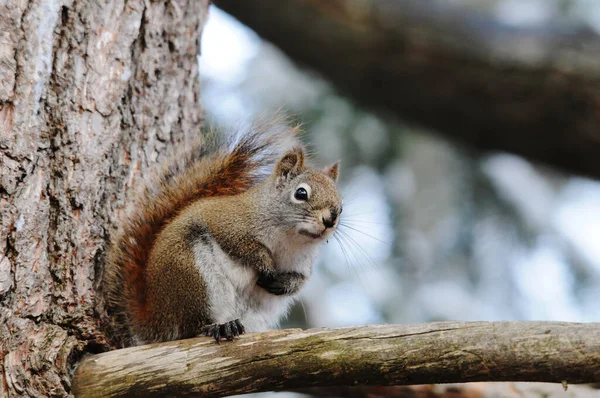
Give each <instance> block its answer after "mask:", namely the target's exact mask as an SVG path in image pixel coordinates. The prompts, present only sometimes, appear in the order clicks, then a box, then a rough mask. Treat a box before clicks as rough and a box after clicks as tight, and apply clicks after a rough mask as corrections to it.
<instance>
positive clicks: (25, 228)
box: [0, 0, 208, 397]
mask: <svg viewBox="0 0 600 398" xmlns="http://www.w3.org/2000/svg"><path fill="white" fill-rule="evenodd" d="M207 3H208V1H207V0H204V1H201V0H168V1H164V2H151V1H144V0H129V1H125V0H106V1H85V0H2V1H0V341H1V343H0V344H1V347H0V367H1V373H0V376H1V380H0V397H16V396H24V397H28V396H36V397H42V396H43V397H50V396H56V397H59V396H68V395H69V394H70V389H71V388H70V379H71V377H70V371H71V366H72V365H73V364H74V363H75V362H76V361H77V360H78V359H79V357H80V356H81V355H82V354H83V353H85V352H98V351H103V350H106V349H108V348H109V347H108V345H107V341H106V338H105V337H104V336H103V334H102V332H101V330H100V328H99V319H100V318H101V317H102V312H103V309H102V303H101V302H99V300H98V297H99V296H98V295H97V293H96V289H97V288H98V281H99V280H100V277H101V272H102V267H101V265H102V261H103V256H104V250H105V245H106V242H107V240H108V237H109V235H110V232H111V230H112V229H113V228H114V225H115V221H116V220H117V218H118V216H119V213H120V212H121V211H122V209H123V205H124V203H125V200H124V199H125V197H126V194H127V192H128V191H129V190H130V189H132V187H134V186H135V183H136V181H137V180H138V178H137V177H139V176H140V175H142V174H144V173H146V172H147V170H148V169H149V168H151V167H153V166H154V165H156V164H157V162H160V160H161V157H162V156H164V153H165V148H167V146H173V144H174V143H177V142H181V141H183V140H185V139H186V137H191V136H193V135H194V134H195V133H196V132H197V131H198V130H199V127H200V125H201V122H202V113H201V109H200V106H199V104H198V98H197V97H198V94H199V93H198V88H199V87H198V81H197V80H198V79H197V75H198V68H197V59H196V57H197V55H198V54H199V42H200V33H201V29H202V26H203V23H204V21H205V19H206V16H207V10H208V8H207V7H208V4H207Z"/></svg>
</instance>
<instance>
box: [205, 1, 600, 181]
mask: <svg viewBox="0 0 600 398" xmlns="http://www.w3.org/2000/svg"><path fill="white" fill-rule="evenodd" d="M215 3H216V4H217V5H218V6H219V7H222V8H223V9H224V10H225V11H227V12H229V13H231V14H232V15H233V16H235V17H236V18H238V19H239V20H240V21H242V22H243V23H244V24H246V25H248V26H249V27H250V28H252V29H254V30H255V31H256V32H257V33H258V34H259V35H261V36H262V37H263V38H265V39H266V40H269V41H271V42H273V43H274V44H275V45H277V46H278V47H279V48H281V49H282V50H283V51H284V52H285V53H287V54H288V55H289V56H290V57H291V58H293V59H294V60H296V61H299V62H301V63H303V64H306V65H308V66H310V67H312V68H314V69H315V70H317V71H319V72H321V73H322V74H323V75H325V76H326V77H327V78H328V79H330V80H331V81H332V82H333V83H334V84H335V85H336V86H337V87H338V88H339V89H340V90H341V91H342V92H345V93H347V94H349V95H350V96H352V97H353V99H354V100H356V101H358V102H360V103H362V104H365V105H368V106H373V107H376V108H379V109H385V110H389V111H392V112H393V113H395V114H396V115H398V116H400V117H401V118H403V119H404V120H408V121H411V122H416V123H418V124H420V125H422V126H425V127H428V128H433V129H435V130H437V131H439V132H440V133H441V134H445V135H448V136H450V137H452V138H455V139H459V140H461V141H463V142H466V143H468V144H471V145H473V146H476V147H480V148H484V149H496V150H498V149H499V150H505V151H510V152H515V153H518V154H520V155H523V156H526V157H528V158H530V159H535V160H540V161H543V162H546V163H548V164H551V165H554V166H557V167H562V168H565V169H568V170H571V171H575V172H578V173H583V174H587V175H590V176H595V177H596V178H599V177H600V162H598V161H597V158H598V153H599V152H600V128H599V127H598V126H600V111H599V110H600V77H599V75H598V73H597V71H598V70H599V69H600V56H599V54H600V40H599V38H598V36H596V35H594V34H593V33H591V32H589V31H585V30H579V31H578V30H575V29H572V28H568V27H559V26H543V27H539V28H527V29H525V28H515V27H511V26H507V25H503V24H501V23H499V22H498V21H496V20H494V19H493V18H492V17H490V16H486V15H483V14H478V13H475V12H472V11H468V10H465V9H462V8H460V7H456V6H448V5H447V4H445V2H433V1H422V0H401V1H397V0H395V1H390V0H369V1H348V0H330V1H314V0H279V1H276V2H274V1H271V0H255V1H251V2H249V1H234V0H217V1H216V2H215Z"/></svg>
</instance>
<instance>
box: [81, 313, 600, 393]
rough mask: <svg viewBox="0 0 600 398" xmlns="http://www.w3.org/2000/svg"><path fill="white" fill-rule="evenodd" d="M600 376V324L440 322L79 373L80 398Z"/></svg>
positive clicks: (281, 338) (187, 343) (210, 350)
mask: <svg viewBox="0 0 600 398" xmlns="http://www.w3.org/2000/svg"><path fill="white" fill-rule="evenodd" d="M597 380H600V324H598V323H590V324H574V323H559V322H472V323H455V322H439V323H431V324H422V325H405V326H392V325H377V326H363V327H351V328H341V329H312V330H307V331H301V330H297V329H296V330H283V331H275V332H269V333H263V334H250V335H245V336H242V337H241V338H240V339H239V340H237V341H234V342H226V343H222V344H221V345H217V344H216V343H215V342H214V341H213V340H211V339H208V338H195V339H189V340H180V341H173V342H167V343H161V344H153V345H147V346H141V347H133V348H127V349H123V350H116V351H111V352H108V353H104V354H99V355H94V356H90V357H88V358H86V359H84V360H83V361H82V362H81V363H80V365H79V367H78V368H77V370H76V375H75V379H74V390H75V391H76V394H77V396H78V397H82V398H85V397H126V396H127V397H129V396H144V397H162V396H165V395H168V396H177V395H194V394H195V395H201V396H203V397H220V396H225V395H234V394H241V393H249V392H259V391H282V390H290V389H298V388H306V387H312V386H319V387H327V386H335V385H345V386H351V385H357V384H368V385H409V384H429V383H455V382H473V381H543V382H558V383H561V382H562V383H569V384H570V383H585V382H594V381H597Z"/></svg>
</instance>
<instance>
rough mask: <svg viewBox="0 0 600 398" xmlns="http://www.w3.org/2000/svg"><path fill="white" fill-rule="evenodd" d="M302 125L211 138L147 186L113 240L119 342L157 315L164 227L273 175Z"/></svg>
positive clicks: (112, 302)
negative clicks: (151, 280) (197, 206)
mask: <svg viewBox="0 0 600 398" xmlns="http://www.w3.org/2000/svg"><path fill="white" fill-rule="evenodd" d="M298 145H299V141H298V139H297V137H296V129H293V128H287V127H281V125H280V124H279V123H278V122H272V123H268V124H262V125H254V126H253V127H252V128H251V129H250V131H248V132H246V133H244V134H243V135H241V136H240V137H238V138H234V139H232V140H226V139H223V138H222V137H218V136H217V135H214V134H212V135H210V136H209V137H205V138H204V139H203V140H202V141H200V142H198V143H197V144H196V145H194V146H193V147H192V148H191V150H189V151H187V152H186V153H185V154H178V155H177V157H176V158H175V160H174V161H173V162H172V163H171V164H169V165H167V166H166V167H164V168H163V170H162V172H161V173H159V175H158V176H156V177H154V178H153V179H151V180H150V182H149V183H147V184H145V185H144V187H143V188H142V192H141V193H140V194H138V195H137V198H136V199H135V201H134V203H133V204H132V206H131V210H130V213H129V214H128V215H127V217H126V219H125V220H123V221H122V223H121V225H120V230H119V231H118V233H117V235H116V237H114V238H113V239H112V242H111V245H110V249H109V252H108V256H107V262H106V270H105V279H104V282H103V285H104V289H105V293H104V294H105V300H106V307H107V310H108V313H109V316H110V321H109V325H107V328H108V333H109V335H110V337H111V339H112V340H113V342H114V343H115V344H116V345H118V346H127V345H131V344H133V343H135V338H134V336H132V333H131V330H132V324H134V323H138V322H139V321H140V320H143V319H147V318H148V317H151V316H152V314H149V313H148V306H147V276H146V268H147V264H148V259H149V257H150V253H151V250H152V248H153V246H154V244H155V240H156V238H157V236H158V235H159V233H160V232H161V230H163V229H164V228H165V226H166V225H167V224H168V223H169V222H170V220H173V219H174V218H175V217H177V215H178V214H180V213H181V212H182V211H183V210H184V209H185V208H187V207H188V206H190V205H191V204H193V203H194V202H197V201H198V200H200V199H203V198H210V197H221V196H233V195H238V194H241V193H243V192H246V191H248V190H249V189H250V188H251V187H253V186H255V185H257V184H259V183H261V182H262V181H264V180H265V179H266V178H267V177H268V173H269V171H270V170H272V169H273V167H274V165H275V164H276V162H277V160H278V159H279V158H280V157H281V156H282V154H284V152H285V151H286V150H289V149H290V148H292V147H297V146H298Z"/></svg>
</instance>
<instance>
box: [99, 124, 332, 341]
mask: <svg viewBox="0 0 600 398" xmlns="http://www.w3.org/2000/svg"><path fill="white" fill-rule="evenodd" d="M272 130H273V129H272V128H268V127H265V126H258V127H256V126H255V127H254V128H252V129H251V131H249V132H247V133H245V134H243V135H242V136H241V137H239V138H238V139H236V140H235V141H234V142H226V141H224V140H218V139H214V137H213V139H204V140H203V142H201V143H199V144H198V145H196V146H194V148H192V149H191V150H190V151H189V152H187V153H186V154H185V155H181V156H178V157H177V158H176V159H174V160H173V162H172V164H170V165H169V166H167V167H165V168H164V170H163V171H162V173H161V174H160V176H159V177H158V178H157V179H155V180H154V181H152V182H150V183H148V184H147V185H146V186H145V188H144V189H143V192H142V193H141V194H140V195H138V197H137V198H136V200H135V201H134V202H133V206H132V210H133V211H132V212H131V213H130V215H129V216H128V217H127V218H126V219H125V220H124V221H123V222H122V224H121V225H120V230H119V233H118V234H117V236H116V237H115V238H114V239H113V240H112V242H111V245H110V248H109V252H108V257H107V266H106V278H105V281H104V289H105V291H106V292H107V293H106V294H107V296H106V300H107V309H108V311H109V314H110V316H111V322H110V323H111V327H110V329H111V331H112V335H113V336H112V337H113V339H114V341H115V342H116V344H117V345H119V346H128V345H139V344H145V343H152V342H160V341H167V340H176V339H182V338H188V337H194V336H198V335H207V336H212V337H214V339H216V340H217V341H220V340H221V339H227V340H232V339H233V338H234V337H237V336H239V335H240V334H243V333H244V332H246V331H262V330H266V329H267V328H270V327H274V326H276V325H277V323H278V321H279V319H280V318H281V317H282V316H284V315H285V314H286V313H287V311H288V309H289V307H290V305H291V304H292V303H293V301H294V299H295V298H296V297H297V294H298V292H299V291H300V289H301V288H302V286H303V285H304V284H305V282H306V280H307V279H308V278H309V277H310V275H311V273H312V267H313V263H314V261H315V259H316V256H317V253H318V248H319V245H320V243H322V242H324V241H325V240H327V238H328V237H329V236H331V234H332V233H333V232H334V231H335V229H336V228H337V225H338V223H339V216H340V214H341V213H342V199H341V196H340V194H339V191H338V189H337V187H336V181H337V178H338V173H339V161H338V162H336V163H334V164H332V165H330V166H328V167H326V168H324V169H322V170H318V169H314V168H311V167H308V166H307V165H306V164H305V152H306V151H305V149H304V147H303V146H302V145H301V144H300V142H299V140H298V139H297V134H296V132H295V129H291V128H285V129H283V130H278V131H276V132H273V131H272Z"/></svg>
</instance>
